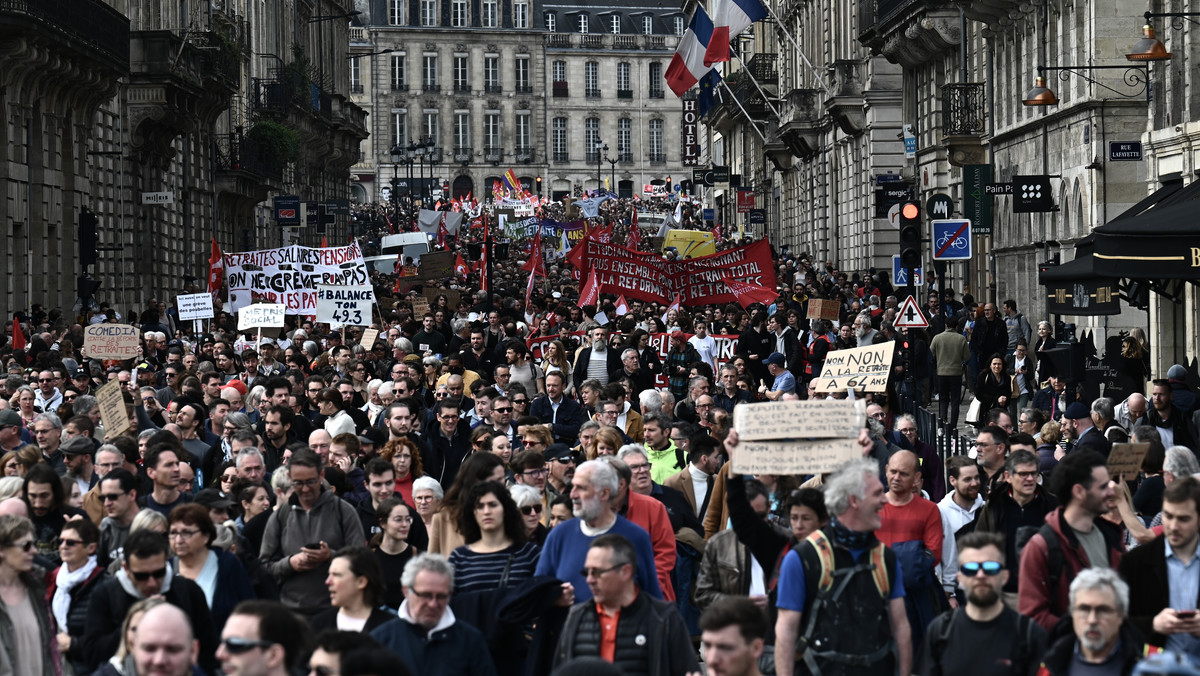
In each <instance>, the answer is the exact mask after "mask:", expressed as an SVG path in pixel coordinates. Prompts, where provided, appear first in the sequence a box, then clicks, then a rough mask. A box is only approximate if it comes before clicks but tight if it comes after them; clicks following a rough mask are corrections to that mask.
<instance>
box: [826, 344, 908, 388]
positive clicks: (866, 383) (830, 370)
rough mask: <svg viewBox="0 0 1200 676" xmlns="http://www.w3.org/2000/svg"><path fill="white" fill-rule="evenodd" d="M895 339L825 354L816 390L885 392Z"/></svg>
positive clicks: (890, 369)
mask: <svg viewBox="0 0 1200 676" xmlns="http://www.w3.org/2000/svg"><path fill="white" fill-rule="evenodd" d="M894 350H895V341H890V340H889V341H888V342H886V343H880V344H878V345H868V346H866V347H853V348H850V349H848V350H834V351H832V352H830V353H829V355H828V356H826V357H825V366H824V367H822V369H821V376H820V377H819V378H817V379H816V382H815V386H814V389H815V390H816V391H817V392H833V391H836V390H846V389H855V390H864V391H866V392H884V391H886V390H887V384H888V376H890V375H891V373H892V354H893V351H894Z"/></svg>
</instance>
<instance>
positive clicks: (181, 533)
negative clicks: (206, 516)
mask: <svg viewBox="0 0 1200 676" xmlns="http://www.w3.org/2000/svg"><path fill="white" fill-rule="evenodd" d="M199 532H200V531H198V530H196V529H189V530H173V531H171V532H169V533H167V537H168V538H171V539H173V540H174V539H177V538H183V539H184V540H186V539H188V538H190V537H192V536H193V535H195V534H196V533H199Z"/></svg>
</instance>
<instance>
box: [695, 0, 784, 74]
mask: <svg viewBox="0 0 1200 676" xmlns="http://www.w3.org/2000/svg"><path fill="white" fill-rule="evenodd" d="M712 7H713V16H712V24H713V30H712V39H711V40H709V42H708V47H706V48H705V50H704V65H705V66H711V65H713V64H714V63H720V62H722V61H728V60H729V40H730V38H732V37H733V36H735V35H738V34H739V33H741V32H742V31H744V30H746V29H747V28H749V27H750V24H752V23H754V22H755V21H761V20H763V19H765V18H767V10H766V8H765V7H763V6H762V3H761V2H759V0H713V4H712ZM697 79H698V78H697Z"/></svg>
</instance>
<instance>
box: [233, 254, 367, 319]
mask: <svg viewBox="0 0 1200 676" xmlns="http://www.w3.org/2000/svg"><path fill="white" fill-rule="evenodd" d="M224 260H225V280H226V284H227V286H228V287H229V310H230V312H237V311H239V310H241V309H242V308H243V307H245V306H247V305H250V304H252V303H256V302H266V303H280V304H282V305H284V306H285V307H286V308H287V312H288V314H297V315H311V314H315V313H316V311H317V286H318V285H321V284H325V285H329V286H355V285H361V284H370V283H371V280H370V277H369V276H368V274H367V266H366V264H365V263H364V262H363V257H362V251H361V250H359V248H358V244H357V243H353V244H350V245H348V246H336V247H326V248H324V249H313V248H309V247H303V246H288V247H283V248H281V249H266V250H263V251H247V252H244V253H229V254H225V256H224ZM371 300H372V301H374V300H375V296H374V294H372V296H371Z"/></svg>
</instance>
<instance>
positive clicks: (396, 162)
mask: <svg viewBox="0 0 1200 676" xmlns="http://www.w3.org/2000/svg"><path fill="white" fill-rule="evenodd" d="M406 159H408V156H407V153H405V151H404V147H403V146H401V145H400V144H399V143H397V144H396V145H394V146H392V223H393V224H396V225H399V223H400V186H399V183H400V162H401V161H403V160H406ZM409 183H410V184H411V183H412V181H409ZM410 189H411V188H410Z"/></svg>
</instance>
